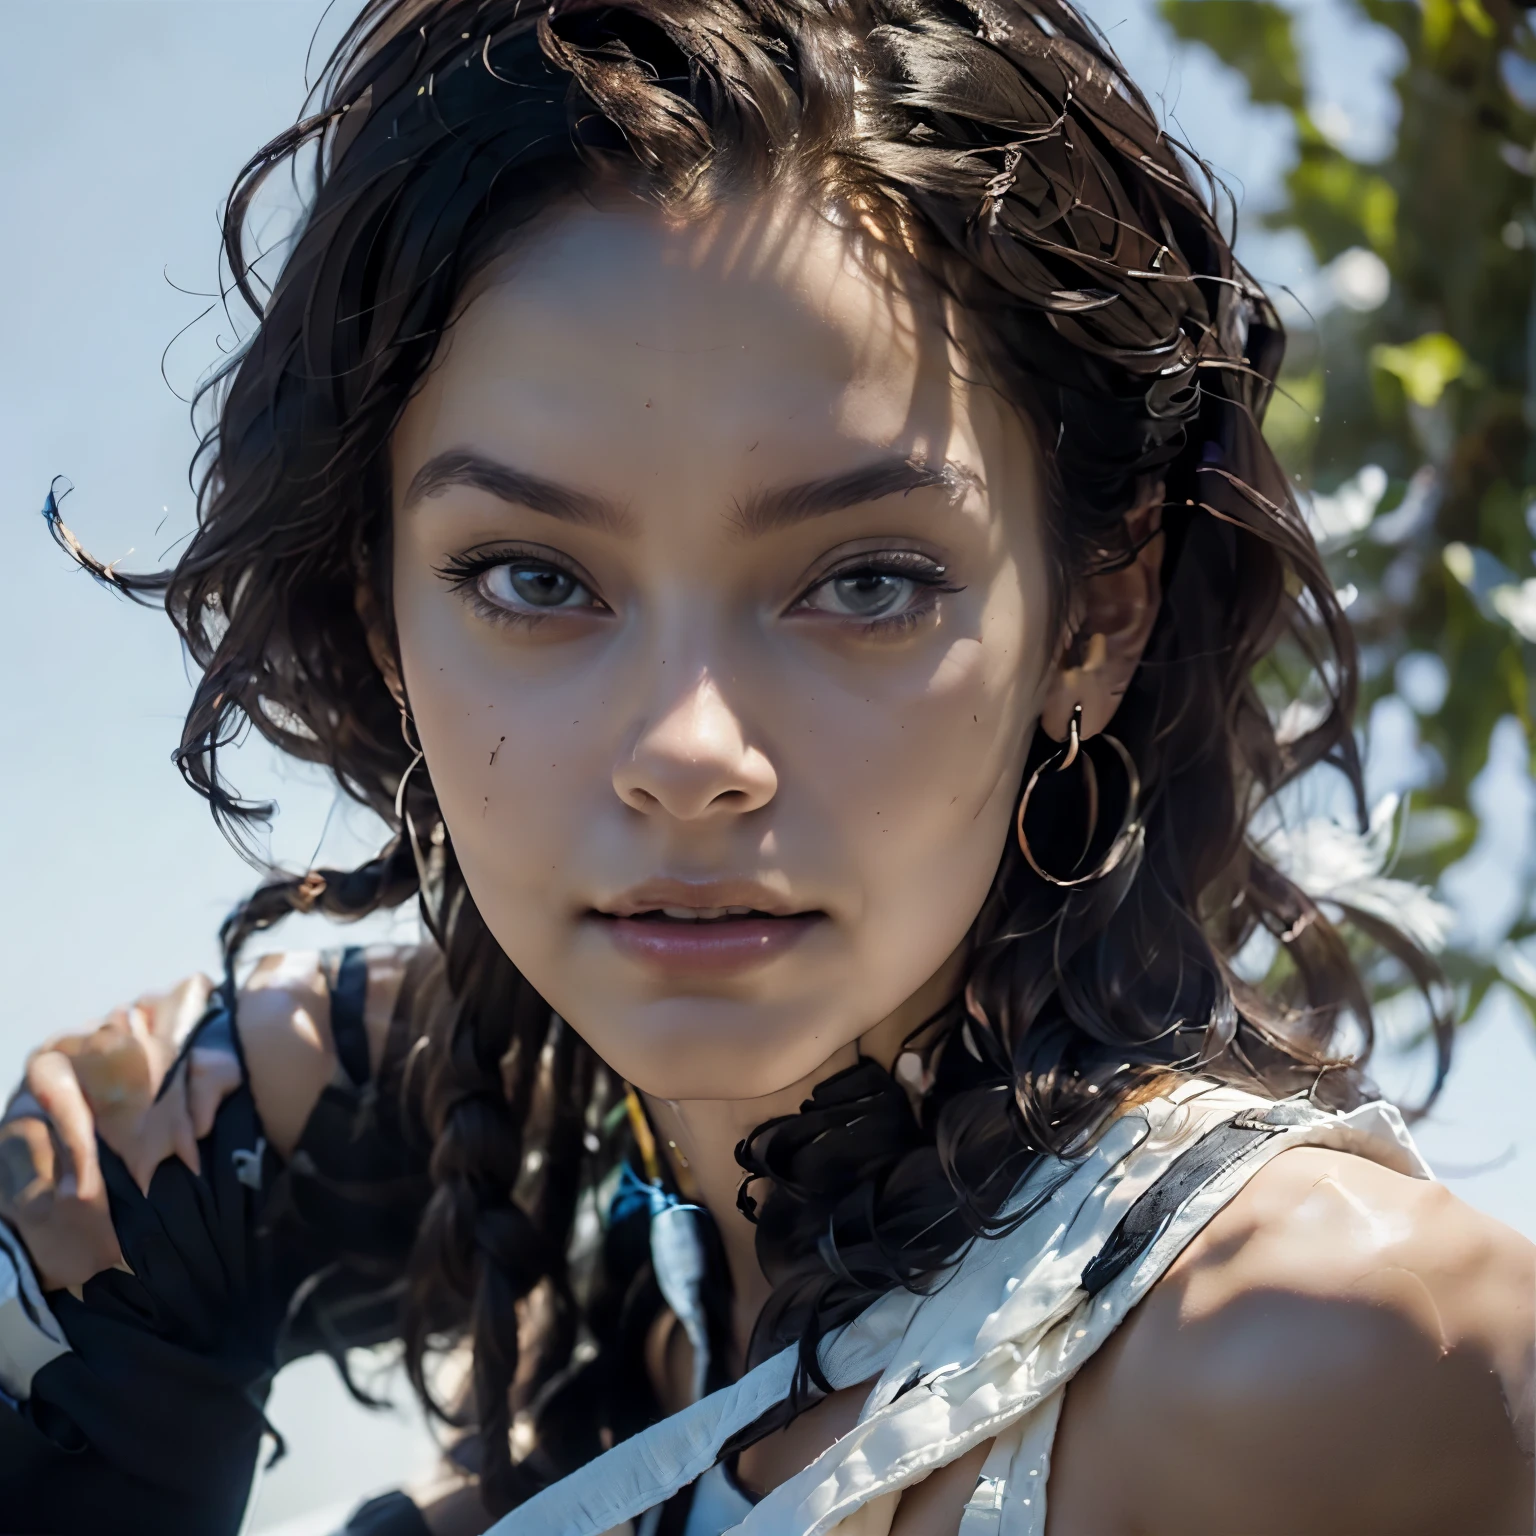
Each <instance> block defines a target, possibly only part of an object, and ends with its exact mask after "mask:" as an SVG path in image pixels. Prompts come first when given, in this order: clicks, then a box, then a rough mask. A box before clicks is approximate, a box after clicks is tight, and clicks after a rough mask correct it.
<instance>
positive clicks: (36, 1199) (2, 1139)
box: [0, 1118, 56, 1220]
mask: <svg viewBox="0 0 1536 1536" xmlns="http://www.w3.org/2000/svg"><path fill="white" fill-rule="evenodd" d="M55 1171H56V1170H55V1167H54V1155H53V1137H52V1136H51V1135H50V1134H49V1132H48V1126H47V1123H46V1122H45V1121H43V1120H40V1119H36V1118H27V1119H24V1120H8V1121H6V1122H5V1124H3V1125H0V1215H3V1216H5V1217H7V1218H8V1219H12V1220H14V1219H15V1218H17V1217H18V1216H20V1215H21V1214H22V1213H23V1212H24V1211H34V1210H35V1211H40V1210H41V1209H42V1208H43V1207H44V1206H45V1205H46V1204H47V1203H49V1202H51V1200H52V1198H53V1192H54V1174H55Z"/></svg>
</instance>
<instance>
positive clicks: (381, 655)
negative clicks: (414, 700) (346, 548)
mask: <svg viewBox="0 0 1536 1536" xmlns="http://www.w3.org/2000/svg"><path fill="white" fill-rule="evenodd" d="M352 606H353V607H354V608H355V609H356V610H357V616H358V618H360V619H361V620H362V621H363V633H364V635H366V636H367V638H368V654H369V655H370V656H372V657H373V664H374V666H376V667H377V668H378V669H379V675H380V676H381V677H382V678H383V679H384V686H385V687H386V688H388V689H389V696H390V697H391V698H392V699H393V700H394V701H395V703H396V704H398V705H399V706H400V708H401V709H405V708H406V703H405V682H404V680H403V679H402V678H401V676H400V662H399V659H398V658H397V657H396V655H395V647H394V644H393V642H392V641H391V639H390V630H389V625H387V624H386V623H385V622H384V613H383V610H382V609H381V607H380V606H379V599H378V596H377V594H376V593H375V592H374V590H373V588H372V586H371V585H370V584H369V583H368V582H366V581H359V582H358V584H357V591H356V594H355V595H354V597H353V599H352Z"/></svg>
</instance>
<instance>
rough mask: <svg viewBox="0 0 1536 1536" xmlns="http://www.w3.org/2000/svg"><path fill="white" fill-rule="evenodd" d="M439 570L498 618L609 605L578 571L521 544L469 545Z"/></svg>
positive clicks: (532, 617) (534, 618) (505, 620)
mask: <svg viewBox="0 0 1536 1536" xmlns="http://www.w3.org/2000/svg"><path fill="white" fill-rule="evenodd" d="M437 574H438V575H439V576H441V577H442V579H443V580H444V581H445V582H447V583H448V585H449V586H450V587H451V588H452V589H453V590H454V591H455V592H457V593H459V594H460V595H461V596H462V597H463V598H464V599H465V601H466V602H468V603H469V605H470V606H471V607H472V608H473V609H474V611H475V612H476V613H478V614H479V615H480V617H481V618H483V619H485V620H487V621H488V622H490V623H493V624H524V625H527V624H537V623H538V622H539V621H540V620H541V619H543V618H545V617H547V616H549V615H551V614H556V613H569V614H593V613H603V612H606V611H607V609H606V608H605V607H604V604H603V601H602V599H601V598H600V597H598V596H597V594H596V593H594V592H593V590H592V588H591V587H589V586H588V585H587V583H586V582H584V581H583V580H582V579H581V578H580V577H579V576H578V575H576V573H575V572H574V571H571V570H568V569H567V568H566V566H565V565H564V564H562V563H560V562H559V561H557V560H555V559H551V558H549V557H546V556H544V555H538V554H533V553H531V552H527V551H524V550H520V549H506V548H500V549H497V548H494V547H493V548H490V549H484V548H482V549H472V550H468V551H466V552H465V553H464V554H459V555H454V556H452V557H451V558H450V559H448V560H446V561H444V563H443V564H442V565H440V566H438V567H437Z"/></svg>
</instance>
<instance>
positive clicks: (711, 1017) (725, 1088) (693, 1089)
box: [566, 997, 858, 1100]
mask: <svg viewBox="0 0 1536 1536" xmlns="http://www.w3.org/2000/svg"><path fill="white" fill-rule="evenodd" d="M820 1001H821V1009H816V1008H815V1007H814V1006H813V1005H809V1004H807V1005H800V1006H796V1005H793V1004H791V1005H783V1004H781V1005H779V1006H776V1007H772V1008H765V1007H762V1006H757V1007H754V1006H751V1005H742V1004H731V1003H728V1002H722V1000H721V999H720V998H718V997H714V998H703V997H687V998H669V999H667V1000H666V1001H665V1002H657V1003H651V1004H647V1005H644V1006H641V1007H638V1008H635V1009H632V1010H625V1011H624V1016H623V1017H622V1018H621V1019H616V1020H611V1022H610V1023H609V1024H608V1025H607V1026H606V1027H603V1028H600V1029H593V1030H588V1029H583V1028H582V1027H581V1025H580V1023H579V1022H578V1020H579V1015H577V1016H574V1017H573V1016H572V1015H566V1017H568V1018H570V1019H571V1022H572V1023H573V1024H575V1025H576V1027H577V1028H578V1029H579V1030H580V1032H581V1034H582V1035H583V1037H584V1038H585V1039H586V1040H587V1042H588V1044H590V1045H591V1046H592V1048H593V1049H594V1050H595V1051H596V1052H597V1053H598V1055H599V1056H601V1057H602V1058H603V1060H604V1061H605V1062H607V1063H608V1065H609V1066H610V1067H612V1068H613V1069H614V1071H616V1072H618V1073H619V1074H620V1075H621V1076H622V1077H624V1079H625V1080H626V1081H628V1082H630V1083H633V1084H634V1085H635V1087H636V1088H639V1089H640V1090H641V1091H642V1092H644V1093H648V1094H650V1095H651V1096H652V1097H653V1098H657V1099H674V1100H691V1099H759V1098H767V1097H769V1096H770V1095H772V1094H775V1093H780V1092H782V1091H783V1090H784V1089H786V1088H789V1087H791V1086H793V1085H794V1084H795V1083H797V1082H800V1081H801V1080H802V1079H803V1078H805V1077H807V1076H809V1075H810V1074H811V1073H813V1072H815V1071H816V1070H817V1069H818V1068H819V1067H821V1066H822V1065H824V1064H825V1062H826V1061H827V1060H828V1058H829V1057H831V1056H832V1055H833V1054H834V1053H835V1052H837V1051H838V1050H839V1049H841V1048H844V1047H846V1046H850V1045H851V1044H852V1043H853V1041H854V1040H855V1039H857V1036H858V1031H857V1030H855V1031H854V1032H853V1033H848V1032H847V1031H846V1030H845V1031H837V1030H836V1029H834V1027H833V1026H832V1025H831V1023H830V1021H827V1022H825V1023H823V1022H822V1021H821V1020H820V1019H818V1018H817V1014H818V1013H820V1012H821V1011H822V1010H824V1009H825V1000H824V999H822V1000H820ZM844 1035H846V1038H844Z"/></svg>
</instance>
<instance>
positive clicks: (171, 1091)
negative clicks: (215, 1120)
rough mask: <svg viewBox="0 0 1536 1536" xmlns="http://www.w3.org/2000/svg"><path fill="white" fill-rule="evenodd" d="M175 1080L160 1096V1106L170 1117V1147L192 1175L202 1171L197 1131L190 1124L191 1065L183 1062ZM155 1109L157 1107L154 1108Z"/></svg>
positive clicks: (177, 1070)
mask: <svg viewBox="0 0 1536 1536" xmlns="http://www.w3.org/2000/svg"><path fill="white" fill-rule="evenodd" d="M176 1074H177V1080H176V1081H175V1082H174V1083H172V1084H171V1085H170V1086H169V1087H168V1088H167V1089H166V1090H165V1093H164V1094H163V1095H162V1097H161V1099H160V1104H163V1105H164V1106H165V1110H166V1113H167V1114H168V1115H169V1116H170V1117H171V1145H172V1146H173V1147H174V1148H175V1149H176V1155H177V1157H179V1158H180V1159H181V1160H182V1162H184V1163H185V1164H186V1165H187V1167H188V1168H190V1169H191V1170H192V1172H193V1173H201V1172H202V1171H203V1160H202V1158H201V1157H199V1156H198V1151H197V1131H196V1129H195V1128H194V1126H193V1123H192V1103H191V1099H190V1097H189V1089H188V1083H189V1082H190V1080H191V1075H192V1074H191V1064H190V1063H189V1062H183V1063H182V1065H181V1066H180V1067H178V1068H177V1069H176ZM156 1107H157V1108H158V1107H159V1105H157V1106H156Z"/></svg>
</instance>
